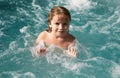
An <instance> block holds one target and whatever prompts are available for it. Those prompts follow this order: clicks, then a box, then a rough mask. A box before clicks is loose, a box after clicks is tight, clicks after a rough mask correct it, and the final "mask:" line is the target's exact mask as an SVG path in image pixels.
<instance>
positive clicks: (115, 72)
mask: <svg viewBox="0 0 120 78" xmlns="http://www.w3.org/2000/svg"><path fill="white" fill-rule="evenodd" d="M112 77H113V78H120V66H119V65H116V66H115V67H114V68H113V69H112Z"/></svg>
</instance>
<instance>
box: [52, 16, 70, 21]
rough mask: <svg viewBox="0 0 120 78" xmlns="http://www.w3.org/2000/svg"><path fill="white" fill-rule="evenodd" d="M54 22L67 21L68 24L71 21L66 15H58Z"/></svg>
mask: <svg viewBox="0 0 120 78" xmlns="http://www.w3.org/2000/svg"><path fill="white" fill-rule="evenodd" d="M52 20H54V21H66V22H69V21H70V19H69V17H68V16H67V15H65V14H57V15H55V16H53V19H52Z"/></svg>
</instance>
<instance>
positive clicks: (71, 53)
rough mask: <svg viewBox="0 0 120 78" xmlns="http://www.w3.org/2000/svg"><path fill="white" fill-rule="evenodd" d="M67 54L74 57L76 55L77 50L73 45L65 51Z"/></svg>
mask: <svg viewBox="0 0 120 78" xmlns="http://www.w3.org/2000/svg"><path fill="white" fill-rule="evenodd" d="M66 53H67V54H69V55H71V56H73V57H76V56H77V52H76V49H75V48H74V47H71V48H68V50H67V51H66Z"/></svg>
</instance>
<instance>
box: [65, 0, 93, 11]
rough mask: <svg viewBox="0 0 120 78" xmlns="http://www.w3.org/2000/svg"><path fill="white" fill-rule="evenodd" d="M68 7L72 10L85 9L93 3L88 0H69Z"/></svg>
mask: <svg viewBox="0 0 120 78" xmlns="http://www.w3.org/2000/svg"><path fill="white" fill-rule="evenodd" d="M67 6H69V8H71V9H74V10H85V9H90V8H92V7H93V3H92V2H91V1H90V0H69V1H68V5H67Z"/></svg>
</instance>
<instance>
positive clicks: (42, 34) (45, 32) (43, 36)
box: [35, 31, 47, 44]
mask: <svg viewBox="0 0 120 78" xmlns="http://www.w3.org/2000/svg"><path fill="white" fill-rule="evenodd" d="M46 36H47V31H43V32H41V33H40V34H39V36H38V37H37V39H36V42H35V44H38V43H39V42H40V41H42V40H43V41H44V39H45V38H46Z"/></svg>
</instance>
